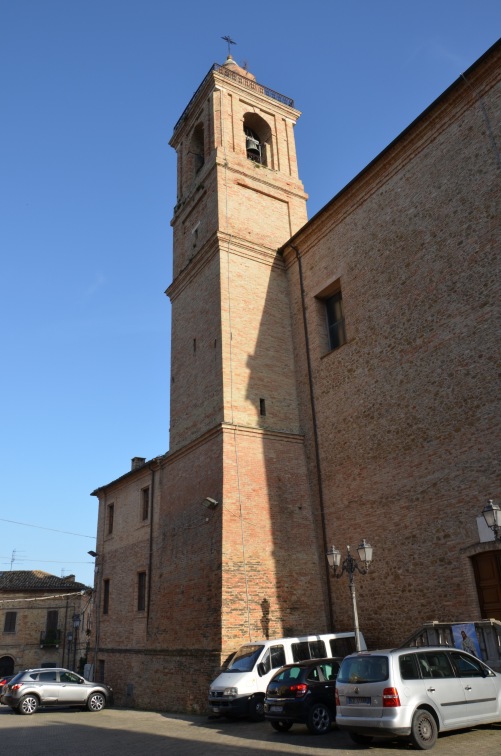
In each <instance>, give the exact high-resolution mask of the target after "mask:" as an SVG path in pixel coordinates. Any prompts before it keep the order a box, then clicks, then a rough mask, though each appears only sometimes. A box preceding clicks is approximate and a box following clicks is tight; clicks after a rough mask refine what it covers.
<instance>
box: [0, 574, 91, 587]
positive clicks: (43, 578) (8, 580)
mask: <svg viewBox="0 0 501 756" xmlns="http://www.w3.org/2000/svg"><path fill="white" fill-rule="evenodd" d="M88 589H89V586H88V585H84V584H83V583H76V582H75V576H74V575H68V576H67V577H62V578H60V577H57V576H56V575H51V574H50V572H43V571H42V570H10V571H9V572H0V591H75V593H77V592H80V591H86V590H88Z"/></svg>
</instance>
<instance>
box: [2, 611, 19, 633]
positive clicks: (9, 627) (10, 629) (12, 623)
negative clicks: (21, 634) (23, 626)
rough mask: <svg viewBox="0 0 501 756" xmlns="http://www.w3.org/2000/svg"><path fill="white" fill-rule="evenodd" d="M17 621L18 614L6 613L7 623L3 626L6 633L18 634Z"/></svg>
mask: <svg viewBox="0 0 501 756" xmlns="http://www.w3.org/2000/svg"><path fill="white" fill-rule="evenodd" d="M16 619H17V612H6V613H5V623H4V626H3V631H4V633H15V632H16Z"/></svg>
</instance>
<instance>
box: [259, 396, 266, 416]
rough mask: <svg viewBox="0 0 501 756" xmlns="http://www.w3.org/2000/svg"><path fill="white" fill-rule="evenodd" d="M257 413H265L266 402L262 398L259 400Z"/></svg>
mask: <svg viewBox="0 0 501 756" xmlns="http://www.w3.org/2000/svg"><path fill="white" fill-rule="evenodd" d="M259 414H260V415H261V417H265V415H266V402H265V400H264V399H260V400H259Z"/></svg>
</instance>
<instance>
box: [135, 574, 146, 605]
mask: <svg viewBox="0 0 501 756" xmlns="http://www.w3.org/2000/svg"><path fill="white" fill-rule="evenodd" d="M145 609H146V572H138V573H137V610H138V612H144V610H145Z"/></svg>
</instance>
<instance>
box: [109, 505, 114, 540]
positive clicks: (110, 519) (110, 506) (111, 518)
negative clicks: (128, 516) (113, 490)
mask: <svg viewBox="0 0 501 756" xmlns="http://www.w3.org/2000/svg"><path fill="white" fill-rule="evenodd" d="M114 520H115V505H114V504H108V535H111V534H112V533H113V524H114Z"/></svg>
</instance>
